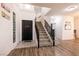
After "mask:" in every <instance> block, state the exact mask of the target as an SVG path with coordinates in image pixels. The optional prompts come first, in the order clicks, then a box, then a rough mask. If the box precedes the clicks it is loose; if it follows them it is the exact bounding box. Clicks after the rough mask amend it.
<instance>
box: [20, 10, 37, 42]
mask: <svg viewBox="0 0 79 59" xmlns="http://www.w3.org/2000/svg"><path fill="white" fill-rule="evenodd" d="M22 20H32V21H33V40H36V36H35V13H34V11H33V12H30V11H27V10H26V11H21V19H20V24H19V25H20V41H22Z"/></svg>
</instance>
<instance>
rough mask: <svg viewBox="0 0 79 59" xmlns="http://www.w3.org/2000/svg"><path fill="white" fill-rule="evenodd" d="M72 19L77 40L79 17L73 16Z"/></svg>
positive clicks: (78, 36) (78, 35)
mask: <svg viewBox="0 0 79 59" xmlns="http://www.w3.org/2000/svg"><path fill="white" fill-rule="evenodd" d="M73 17H74V28H75V29H76V37H77V38H79V15H75V16H73Z"/></svg>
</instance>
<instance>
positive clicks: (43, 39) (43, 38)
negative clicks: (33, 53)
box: [36, 22, 52, 47]
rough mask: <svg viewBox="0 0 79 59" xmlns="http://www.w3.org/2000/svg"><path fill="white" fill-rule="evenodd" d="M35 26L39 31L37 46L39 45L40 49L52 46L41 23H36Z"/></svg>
mask: <svg viewBox="0 0 79 59" xmlns="http://www.w3.org/2000/svg"><path fill="white" fill-rule="evenodd" d="M36 26H37V28H38V31H39V45H40V47H42V46H52V43H51V41H50V39H49V37H48V35H47V34H46V32H45V30H44V28H43V25H42V24H41V22H36Z"/></svg>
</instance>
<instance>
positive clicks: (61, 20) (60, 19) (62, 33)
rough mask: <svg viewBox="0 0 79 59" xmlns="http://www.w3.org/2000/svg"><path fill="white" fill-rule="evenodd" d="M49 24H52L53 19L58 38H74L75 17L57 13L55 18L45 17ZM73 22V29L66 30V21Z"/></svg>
mask: <svg viewBox="0 0 79 59" xmlns="http://www.w3.org/2000/svg"><path fill="white" fill-rule="evenodd" d="M44 19H45V20H46V21H47V22H48V24H49V25H50V24H51V20H54V22H55V37H56V40H71V39H74V32H73V30H74V18H73V17H72V16H66V15H56V16H53V18H51V17H48V16H46V17H45V18H44ZM66 21H67V22H71V30H65V29H64V28H65V27H64V25H65V22H66Z"/></svg>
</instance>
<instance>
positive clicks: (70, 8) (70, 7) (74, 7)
mask: <svg viewBox="0 0 79 59" xmlns="http://www.w3.org/2000/svg"><path fill="white" fill-rule="evenodd" d="M77 7H78V6H76V5H74V6H69V7H67V8H66V9H65V11H73V10H75V9H76V8H77Z"/></svg>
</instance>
